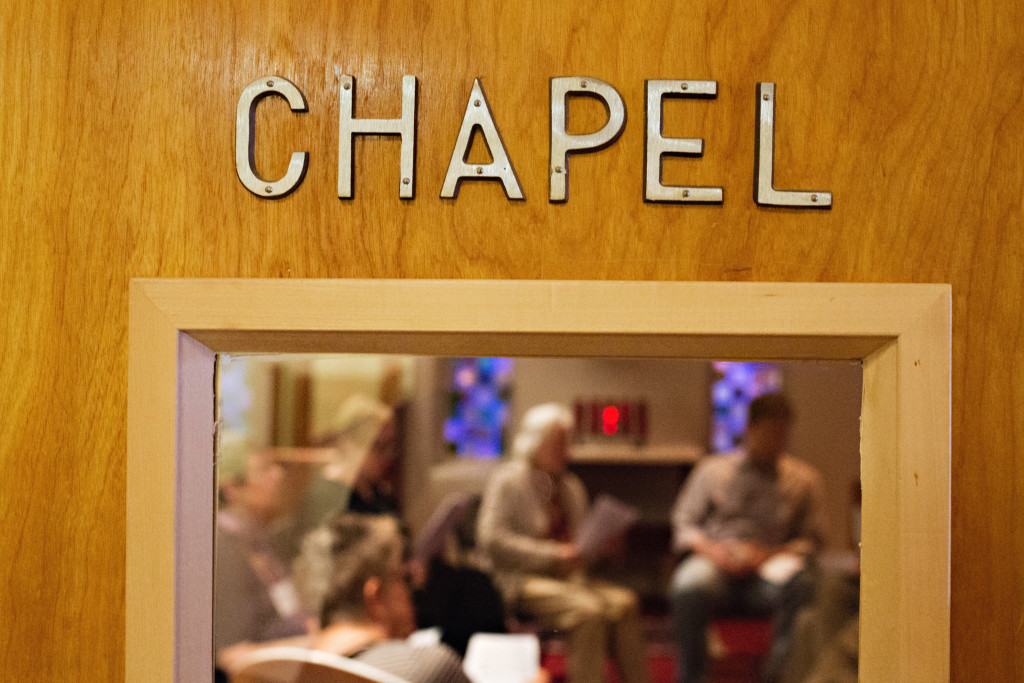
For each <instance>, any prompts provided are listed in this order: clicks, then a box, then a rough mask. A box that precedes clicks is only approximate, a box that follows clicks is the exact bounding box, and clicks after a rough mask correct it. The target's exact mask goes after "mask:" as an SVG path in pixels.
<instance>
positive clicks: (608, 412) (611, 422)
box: [601, 406, 619, 435]
mask: <svg viewBox="0 0 1024 683" xmlns="http://www.w3.org/2000/svg"><path fill="white" fill-rule="evenodd" d="M601 421H602V422H603V423H604V425H603V428H604V433H605V434H609V435H610V434H614V433H615V432H617V431H619V409H618V408H616V407H615V406H608V407H607V408H605V409H604V410H603V411H601Z"/></svg>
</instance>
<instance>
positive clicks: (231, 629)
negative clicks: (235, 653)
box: [214, 449, 311, 652]
mask: <svg viewBox="0 0 1024 683" xmlns="http://www.w3.org/2000/svg"><path fill="white" fill-rule="evenodd" d="M276 453H277V452H276V451H275V450H274V449H263V450H247V451H241V452H238V453H233V454H226V455H222V457H221V458H220V465H219V471H218V474H219V476H220V479H221V485H220V495H221V498H222V501H223V504H222V507H221V508H220V510H219V511H218V513H217V534H216V544H215V545H216V547H215V553H214V554H215V575H214V648H215V651H217V652H220V651H221V650H223V649H224V648H226V647H228V646H231V645H235V644H237V643H241V642H262V641H268V640H272V639H277V638H282V637H285V636H291V635H298V634H301V633H305V631H306V624H305V620H304V617H303V615H302V613H301V610H300V609H299V604H298V600H297V597H296V595H295V592H294V588H293V586H292V584H291V580H290V573H289V570H288V562H289V558H286V557H281V556H280V554H279V553H278V551H277V550H275V547H274V543H273V532H274V525H275V523H277V522H279V521H280V520H281V519H282V518H283V517H284V516H286V515H287V514H288V513H289V512H290V511H291V510H292V509H294V507H295V505H296V504H297V501H298V500H300V499H301V496H302V492H303V491H304V489H305V487H306V485H307V484H308V481H309V478H310V476H311V466H310V465H309V464H308V463H303V462H289V461H282V460H280V459H279V458H278V457H277V455H276Z"/></svg>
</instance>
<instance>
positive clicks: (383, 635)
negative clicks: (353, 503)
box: [295, 513, 468, 683]
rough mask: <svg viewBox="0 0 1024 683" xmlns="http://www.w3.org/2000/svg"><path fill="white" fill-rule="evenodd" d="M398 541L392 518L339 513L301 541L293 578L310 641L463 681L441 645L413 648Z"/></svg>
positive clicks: (403, 670)
mask: <svg viewBox="0 0 1024 683" xmlns="http://www.w3.org/2000/svg"><path fill="white" fill-rule="evenodd" d="M404 546H405V544H404V540H403V538H402V535H401V533H400V531H399V528H398V524H397V522H396V521H395V519H394V518H392V517H389V516H379V515H358V514H349V513H346V514H341V515H338V516H336V517H334V518H333V519H332V520H331V521H330V522H329V523H328V524H327V525H325V526H324V527H323V528H320V529H317V530H315V531H313V532H312V533H310V534H309V535H308V536H307V537H306V539H305V541H304V542H303V547H302V553H301V555H300V556H299V558H298V560H296V564H295V581H296V585H297V587H298V590H299V594H300V595H301V596H302V601H303V604H304V605H305V606H306V608H307V610H308V611H310V612H311V613H315V614H317V615H318V618H319V624H320V630H319V631H318V632H317V633H315V634H314V635H313V637H312V638H311V641H310V646H311V647H313V648H315V649H318V650H324V651H327V652H333V653H335V654H339V655H344V656H348V657H352V658H353V659H357V660H359V661H362V662H366V663H367V664H371V665H373V666H376V667H377V668H378V669H382V670H384V671H387V672H389V673H393V674H395V675H397V676H400V677H402V678H405V679H407V680H409V681H411V682H412V683H434V682H435V681H436V682H438V683H440V682H442V681H451V682H452V683H468V679H467V678H466V676H465V674H464V673H463V672H462V662H461V660H460V659H459V657H458V655H457V654H456V653H455V652H454V651H452V650H451V649H449V648H448V647H447V646H445V645H440V644H438V645H427V646H420V647H414V646H413V645H411V644H410V643H408V642H407V641H406V640H405V638H407V637H408V636H409V635H410V634H411V633H412V632H413V631H414V630H415V628H416V616H415V613H414V610H413V604H412V593H411V590H410V587H409V583H408V573H407V570H406V568H405V566H404V564H403V554H404Z"/></svg>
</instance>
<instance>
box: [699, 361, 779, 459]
mask: <svg viewBox="0 0 1024 683" xmlns="http://www.w3.org/2000/svg"><path fill="white" fill-rule="evenodd" d="M711 365H712V367H713V368H714V372H715V375H714V379H713V380H712V383H711V450H712V451H713V452H715V453H724V452H726V451H731V450H733V449H735V448H736V447H737V446H739V445H740V443H742V441H743V433H744V432H745V431H746V429H747V408H748V407H749V406H750V401H751V400H752V399H754V398H756V397H757V396H760V395H761V394H766V393H769V392H773V391H780V390H781V389H782V368H780V367H779V366H778V365H777V364H775V363H736V362H726V361H714V362H713V363H712V364H711Z"/></svg>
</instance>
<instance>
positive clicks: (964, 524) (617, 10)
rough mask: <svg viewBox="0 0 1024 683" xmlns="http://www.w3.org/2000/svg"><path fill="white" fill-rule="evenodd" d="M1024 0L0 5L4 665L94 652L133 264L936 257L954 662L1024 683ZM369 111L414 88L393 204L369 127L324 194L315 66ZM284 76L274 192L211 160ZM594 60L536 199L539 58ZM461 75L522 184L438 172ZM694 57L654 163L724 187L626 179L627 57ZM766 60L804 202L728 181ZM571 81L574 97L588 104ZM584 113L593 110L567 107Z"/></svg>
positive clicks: (631, 75)
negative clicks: (0, 81) (241, 99)
mask: <svg viewBox="0 0 1024 683" xmlns="http://www.w3.org/2000/svg"><path fill="white" fill-rule="evenodd" d="M1022 14H1024V9H1022V8H1021V6H1020V4H1019V3H1014V2H1005V1H1002V0H981V1H980V2H968V1H967V0H948V1H945V2H939V1H932V2H921V3H888V2H875V3H850V2H842V1H840V0H824V1H817V2H811V1H810V0H798V1H796V2H774V1H772V2H764V1H763V0H762V1H760V2H755V1H754V0H746V1H742V2H730V3H721V2H693V3H660V2H653V1H651V2H640V3H629V4H625V5H609V4H607V3H557V4H556V3H541V2H521V3H504V4H501V5H496V4H494V3H471V2H465V3H460V2H453V1H452V2H448V1H438V2H431V3H413V2H370V1H367V2H360V3H312V2H305V3H286V2H279V1H271V0H268V1H266V2H241V1H239V0H231V1H230V2H227V3H207V2H195V1H193V2H186V3H180V4H166V5H165V4H164V3H137V2H127V1H125V0H111V1H109V2H102V3H101V2H97V1H95V0H83V1H82V2H78V3H34V2H29V1H28V0H14V2H8V3H5V4H3V6H2V7H0V27H2V36H3V40H2V41H0V73H3V74H4V95H5V101H4V105H3V107H2V108H0V150H2V153H3V168H4V171H5V179H6V186H5V188H4V191H3V192H0V301H2V305H0V330H2V336H0V340H2V341H0V387H2V392H0V412H2V414H3V416H4V419H3V422H2V426H0V454H2V461H0V522H2V524H3V528H4V533H3V534H2V535H0V557H2V558H3V561H2V562H0V585H3V586H4V589H3V590H2V591H0V614H3V615H5V616H4V622H5V627H4V628H2V629H0V672H2V674H3V675H2V677H3V678H4V679H9V680H82V681H92V680H105V681H106V680H110V681H117V680H119V678H120V677H121V676H122V674H121V671H122V666H123V629H124V603H123V590H124V589H123V584H124V533H125V524H126V520H125V513H124V506H125V457H124V452H125V415H126V410H127V406H126V400H125V385H126V377H127V366H128V361H127V351H126V349H127V346H126V342H125V334H126V330H127V313H128V305H127V301H128V298H127V292H128V280H129V278H131V277H164V276H168V277H169V276H177V277H184V276H208V277H228V276H231V277H257V276H259V277H384V278H392V277H438V278H467V277H483V278H550V279H562V278H583V279H641V280H643V279H650V280H750V281H755V280H767V281H834V282H844V281H862V282H869V281H877V282H950V283H952V285H953V293H954V320H953V326H954V327H953V329H954V340H953V341H954V343H953V353H954V359H953V367H954V373H953V383H952V401H953V415H954V420H953V456H952V457H953V463H952V474H953V480H952V502H953V505H952V529H953V535H952V579H953V583H952V595H951V600H952V603H951V604H952V662H951V667H952V675H953V678H954V680H958V681H978V680H986V681H989V680H991V681H998V680H1007V681H1009V680H1014V679H1016V680H1021V679H1024V646H1022V643H1024V535H1022V534H1013V535H1010V531H1011V530H1013V529H1016V528H1018V527H1019V526H1020V523H1021V520H1022V519H1024V500H1022V493H1021V491H1022V483H1021V482H1024V458H1021V457H1020V453H1021V452H1022V450H1024V445H1022V444H1024V412H1022V411H1021V409H1020V406H1022V405H1024V354H1021V353H1020V352H1019V351H1017V350H1016V349H1017V347H1019V346H1020V343H1021V338H1022V336H1024V304H1022V296H1021V282H1024V199H1022V197H1024V44H1022V43H1024V39H1022V38H1021V36H1022V35H1024V19H1022ZM343 73H348V74H352V75H354V76H355V77H356V78H357V81H358V84H357V93H358V99H357V115H358V116H365V117H379V116H397V115H398V111H399V83H400V81H401V77H402V75H403V74H413V75H416V76H417V77H418V78H419V81H420V108H419V140H418V145H417V155H418V159H417V198H416V199H415V200H413V201H411V202H401V201H400V200H399V199H398V198H397V189H396V188H397V182H398V144H397V142H394V141H387V140H385V141H379V140H366V141H360V142H359V144H358V145H357V159H356V185H355V188H356V189H355V191H356V196H355V199H353V200H352V201H349V202H341V201H339V200H338V199H337V198H336V196H335V187H336V173H337V158H336V157H337V113H338V104H337V99H338V94H337V83H338V77H339V75H340V74H343ZM270 74H276V75H281V76H285V77H287V78H290V79H291V80H293V81H294V82H295V83H296V84H298V85H299V86H300V87H301V88H302V90H303V92H304V93H305V95H306V97H307V99H308V101H309V105H310V111H309V113H307V114H301V115H296V114H292V113H290V112H288V111H287V110H286V108H285V107H284V106H282V104H281V103H280V102H275V101H268V102H266V103H265V105H263V106H261V109H260V112H259V117H258V124H257V125H258V138H257V139H258V142H257V145H258V161H259V163H260V165H261V167H262V168H264V169H265V173H267V174H268V175H274V174H277V173H280V172H281V171H283V168H284V165H285V163H286V160H287V158H288V156H289V154H290V153H291V152H292V151H308V152H309V153H310V168H309V173H308V175H307V177H306V180H305V182H304V183H303V185H302V186H301V187H300V188H299V190H298V191H297V192H295V193H294V194H293V195H291V196H290V197H288V198H286V199H283V200H281V201H276V202H271V201H265V200H259V199H256V198H255V197H253V196H252V195H251V194H249V192H248V191H246V190H245V189H244V188H243V187H242V186H241V184H240V183H239V181H238V180H237V178H236V176H235V171H234V166H233V158H234V150H233V145H234V131H233V121H234V115H235V106H236V103H237V99H238V96H239V94H240V93H241V90H242V88H243V87H244V86H245V85H246V84H247V83H249V82H250V81H252V80H254V79H256V78H258V77H261V76H265V75H270ZM561 75H585V76H589V77H596V78H601V79H604V80H606V81H609V82H610V83H612V84H613V85H615V87H616V88H617V89H618V90H619V92H620V93H621V94H622V96H623V97H624V99H625V102H626V106H627V110H628V123H627V125H626V129H625V132H624V133H623V135H622V137H621V139H620V140H619V141H618V142H617V143H616V144H615V145H613V146H612V147H610V148H609V149H607V150H604V151H602V152H600V153H597V154H589V155H580V156H577V157H575V158H573V159H572V160H571V161H570V182H569V200H568V202H567V203H566V204H564V205H551V204H549V203H548V202H547V201H546V197H547V182H546V168H547V147H548V133H547V121H548V79H549V78H550V77H552V76H561ZM474 77H480V78H481V79H482V81H483V85H484V88H485V90H486V92H487V96H488V99H489V101H490V104H491V107H492V110H493V112H494V116H495V119H496V121H497V123H498V125H499V127H500V129H501V132H502V134H503V136H504V139H505V143H506V145H507V147H508V151H509V154H510V155H511V158H512V160H513V163H514V164H515V166H516V170H517V171H518V173H519V177H520V179H521V182H522V186H523V190H524V192H525V194H526V201H525V202H519V203H510V202H508V201H506V200H505V199H504V195H503V193H502V192H501V191H500V188H499V187H498V186H497V184H495V183H466V184H464V186H463V190H462V193H461V195H460V197H459V199H458V200H457V201H454V202H452V201H441V200H440V199H439V198H438V194H439V191H440V187H441V182H442V180H443V177H444V173H445V170H446V168H447V162H448V158H449V156H450V154H451V150H452V146H453V143H454V140H455V137H456V134H457V132H458V128H459V124H460V120H461V118H460V117H461V113H462V112H463V110H464V108H465V104H466V98H467V97H468V93H469V89H470V87H471V85H472V81H473V78H474ZM645 78H692V79H715V80H717V81H718V83H719V95H718V98H717V100H714V101H698V102H671V103H669V105H668V106H667V107H666V116H667V123H666V133H667V134H668V135H673V136H691V137H703V138H705V140H706V153H705V157H704V158H703V159H701V160H699V161H695V160H686V161H680V162H678V163H673V164H670V165H668V167H667V168H666V177H667V178H668V179H669V180H670V181H673V182H679V183H684V182H689V183H692V184H710V185H720V186H723V187H724V188H725V203H724V205H722V206H711V207H686V208H682V207H677V206H661V205H651V204H645V203H644V202H643V201H642V188H641V172H642V163H643V156H642V155H643V118H644V117H643V81H644V79H645ZM758 81H773V82H775V83H777V85H778V110H777V116H778V137H777V142H776V146H777V149H776V185H777V186H778V187H782V188H813V189H823V190H829V191H831V192H833V194H834V196H835V206H834V208H833V209H832V210H831V211H830V212H799V211H792V210H779V209H761V208H757V207H755V205H754V204H753V202H752V199H751V184H752V169H753V161H754V116H755V104H756V103H755V100H754V90H755V86H756V83H757V82H758ZM584 104H585V103H584ZM571 115H574V116H575V118H576V119H578V120H579V121H580V125H581V126H583V127H586V126H588V125H598V124H599V123H600V121H599V120H598V119H599V117H598V116H597V114H596V113H595V108H594V107H592V106H582V105H581V106H579V107H577V108H574V109H572V111H571Z"/></svg>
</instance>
